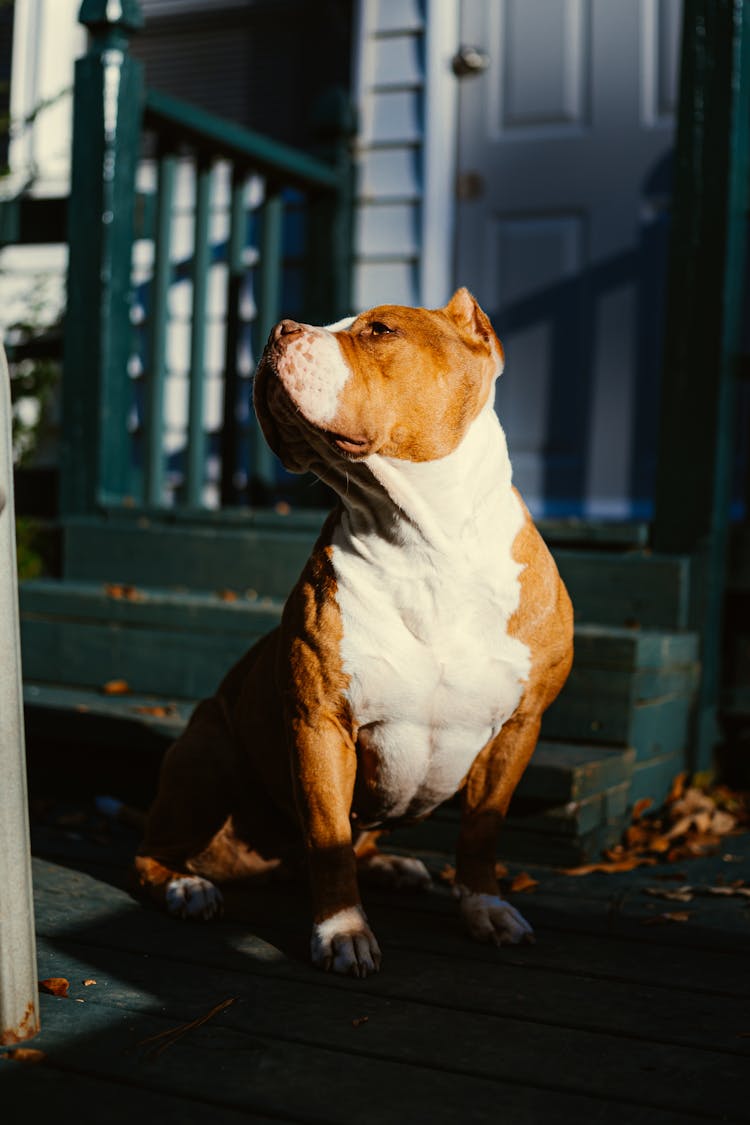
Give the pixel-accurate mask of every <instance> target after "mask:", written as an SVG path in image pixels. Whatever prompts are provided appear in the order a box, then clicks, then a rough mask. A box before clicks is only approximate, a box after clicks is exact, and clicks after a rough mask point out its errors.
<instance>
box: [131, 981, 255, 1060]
mask: <svg viewBox="0 0 750 1125" xmlns="http://www.w3.org/2000/svg"><path fill="white" fill-rule="evenodd" d="M238 999H239V997H237V996H230V997H229V999H228V1000H222V1001H221V1003H220V1004H217V1005H216V1007H215V1008H212V1009H211V1011H210V1012H206V1014H205V1015H203V1016H198V1018H197V1019H194V1020H190V1022H189V1023H183V1024H180V1026H179V1027H170V1028H168V1029H167V1030H166V1031H159V1032H157V1034H156V1035H149V1036H147V1038H146V1039H141V1041H140V1042H139V1043H138V1046H139V1047H145V1046H146V1044H147V1043H157V1042H158V1040H160V1039H163V1040H164V1042H163V1043H159V1045H158V1046H157V1047H151V1048H150V1049H149V1050H148V1051H147V1052H146V1054H147V1055H148V1056H149V1057H150V1058H154V1059H156V1058H158V1057H159V1055H161V1054H162V1052H163V1051H166V1049H167V1047H172V1046H174V1044H175V1043H176V1042H177V1040H178V1039H181V1038H182V1036H183V1035H186V1034H187V1033H188V1031H195V1030H196V1028H199V1027H202V1026H203V1024H204V1023H208V1021H209V1020H211V1019H213V1018H214V1016H218V1014H219V1012H223V1011H224V1009H225V1008H228V1007H229V1006H230V1004H234V1002H235V1000H238Z"/></svg>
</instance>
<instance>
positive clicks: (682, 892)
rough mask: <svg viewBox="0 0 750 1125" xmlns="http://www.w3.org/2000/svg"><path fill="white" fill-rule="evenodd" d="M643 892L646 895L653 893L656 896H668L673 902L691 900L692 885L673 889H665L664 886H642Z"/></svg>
mask: <svg viewBox="0 0 750 1125" xmlns="http://www.w3.org/2000/svg"><path fill="white" fill-rule="evenodd" d="M643 892H644V894H647V895H654V896H655V897H656V898H668V899H670V900H672V901H674V902H692V901H693V888H692V887H675V889H674V890H673V891H670V890H667V889H666V888H665V887H644V888H643Z"/></svg>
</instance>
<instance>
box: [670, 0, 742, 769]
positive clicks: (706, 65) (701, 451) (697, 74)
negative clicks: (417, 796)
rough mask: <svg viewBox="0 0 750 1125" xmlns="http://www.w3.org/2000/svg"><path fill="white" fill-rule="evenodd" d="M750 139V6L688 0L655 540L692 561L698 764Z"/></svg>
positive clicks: (713, 692) (727, 452) (728, 437)
mask: <svg viewBox="0 0 750 1125" xmlns="http://www.w3.org/2000/svg"><path fill="white" fill-rule="evenodd" d="M749 146H750V4H748V3H747V2H745V0H685V11H684V30H683V44H682V74H681V84H680V117H679V123H678V132H677V152H676V167H675V190H674V212H673V219H672V233H671V246H670V264H669V286H668V307H667V323H666V345H665V358H664V375H663V387H662V404H661V433H660V442H659V449H660V457H659V469H658V474H657V484H656V510H655V521H654V547H655V549H656V550H658V551H666V552H679V553H689V554H691V555H693V557H694V559H695V563H696V565H695V568H694V573H695V581H694V598H693V603H694V604H693V625H694V627H695V628H697V629H698V630H699V631H700V634H701V640H702V661H703V676H702V682H701V686H700V691H699V698H698V707H697V715H696V727H695V760H694V763H693V764H694V765H695V766H696V767H697V768H700V769H705V768H707V767H709V766H710V764H711V760H712V749H713V747H714V745H715V743H716V735H717V722H716V715H717V703H718V695H719V676H720V666H719V657H720V639H721V616H722V603H723V594H724V584H725V569H726V547H727V529H728V522H729V507H730V499H731V496H730V490H731V475H732V464H733V457H734V449H733V441H732V428H733V412H734V401H735V370H736V359H737V353H738V350H739V346H740V339H739V337H740V322H741V313H742V299H743V292H744V287H743V283H744V271H745V242H746V238H745V227H746V222H747V207H748V192H749V188H750V184H749V181H748V152H749Z"/></svg>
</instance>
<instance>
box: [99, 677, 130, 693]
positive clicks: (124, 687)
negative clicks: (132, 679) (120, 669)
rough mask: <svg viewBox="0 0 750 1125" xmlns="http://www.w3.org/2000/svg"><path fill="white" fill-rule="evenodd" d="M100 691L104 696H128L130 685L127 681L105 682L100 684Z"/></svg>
mask: <svg viewBox="0 0 750 1125" xmlns="http://www.w3.org/2000/svg"><path fill="white" fill-rule="evenodd" d="M102 691H103V692H104V694H105V695H128V694H129V692H130V684H129V683H128V681H127V680H107V682H106V684H102Z"/></svg>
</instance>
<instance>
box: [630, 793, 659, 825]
mask: <svg viewBox="0 0 750 1125" xmlns="http://www.w3.org/2000/svg"><path fill="white" fill-rule="evenodd" d="M653 803H654V802H653V801H652V800H651V798H650V797H641V799H640V801H636V803H635V804H634V805H633V813H632V816H633V820H634V821H637V820H640V819H641V817H642V816H643V814H644V813H645V811H646V809H650V808H651V806H652V805H653Z"/></svg>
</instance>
